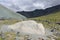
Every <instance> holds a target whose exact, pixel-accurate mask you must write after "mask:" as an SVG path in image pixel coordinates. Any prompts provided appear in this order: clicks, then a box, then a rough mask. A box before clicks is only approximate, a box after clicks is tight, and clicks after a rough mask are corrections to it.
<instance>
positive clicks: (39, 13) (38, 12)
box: [17, 5, 60, 18]
mask: <svg viewBox="0 0 60 40" xmlns="http://www.w3.org/2000/svg"><path fill="white" fill-rule="evenodd" d="M57 11H60V5H57V6H53V7H50V8H47V9H45V10H42V9H40V10H37V9H36V10H34V11H30V12H25V11H22V12H20V11H17V13H19V14H22V15H24V16H26V17H28V18H33V17H39V16H44V15H49V14H51V13H54V12H57Z"/></svg>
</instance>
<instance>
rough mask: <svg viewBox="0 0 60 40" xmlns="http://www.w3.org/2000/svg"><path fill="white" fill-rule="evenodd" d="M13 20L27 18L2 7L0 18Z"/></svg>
mask: <svg viewBox="0 0 60 40" xmlns="http://www.w3.org/2000/svg"><path fill="white" fill-rule="evenodd" d="M1 17H2V18H12V19H20V20H21V19H25V18H26V17H25V16H23V15H20V14H18V13H15V12H13V11H11V10H9V9H8V8H5V7H4V6H2V5H0V18H1Z"/></svg>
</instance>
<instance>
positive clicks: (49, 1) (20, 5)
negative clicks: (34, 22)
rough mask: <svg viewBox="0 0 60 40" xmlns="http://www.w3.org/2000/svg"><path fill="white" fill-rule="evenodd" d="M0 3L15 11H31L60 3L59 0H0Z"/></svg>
mask: <svg viewBox="0 0 60 40" xmlns="http://www.w3.org/2000/svg"><path fill="white" fill-rule="evenodd" d="M0 4H2V5H4V6H6V7H8V8H11V9H13V10H15V11H17V10H19V11H33V10H35V9H46V8H49V7H52V6H56V5H60V0H0Z"/></svg>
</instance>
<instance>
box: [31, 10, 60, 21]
mask: <svg viewBox="0 0 60 40" xmlns="http://www.w3.org/2000/svg"><path fill="white" fill-rule="evenodd" d="M31 19H34V20H38V21H39V20H47V21H50V22H60V11H58V12H56V13H52V14H49V15H45V16H41V17H36V18H31Z"/></svg>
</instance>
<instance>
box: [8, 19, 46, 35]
mask: <svg viewBox="0 0 60 40" xmlns="http://www.w3.org/2000/svg"><path fill="white" fill-rule="evenodd" d="M8 28H10V29H13V30H14V31H19V32H23V33H26V34H37V35H45V28H44V26H43V24H41V23H37V22H35V21H33V20H28V21H22V22H18V23H15V24H13V25H9V26H8Z"/></svg>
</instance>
